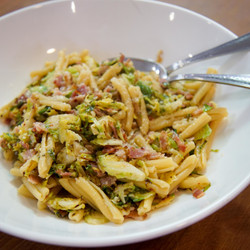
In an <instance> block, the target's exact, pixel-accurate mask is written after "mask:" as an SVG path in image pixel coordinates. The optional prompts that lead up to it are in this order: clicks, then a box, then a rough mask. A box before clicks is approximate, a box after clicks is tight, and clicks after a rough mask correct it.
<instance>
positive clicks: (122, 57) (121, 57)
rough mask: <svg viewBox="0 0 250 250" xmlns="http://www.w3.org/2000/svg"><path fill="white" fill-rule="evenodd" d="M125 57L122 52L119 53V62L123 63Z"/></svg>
mask: <svg viewBox="0 0 250 250" xmlns="http://www.w3.org/2000/svg"><path fill="white" fill-rule="evenodd" d="M124 59H125V56H124V55H123V54H121V55H120V58H119V62H121V63H123V62H124Z"/></svg>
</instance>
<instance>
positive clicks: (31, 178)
mask: <svg viewBox="0 0 250 250" xmlns="http://www.w3.org/2000/svg"><path fill="white" fill-rule="evenodd" d="M28 181H29V182H30V183H32V184H34V185H36V184H39V183H41V182H42V179H41V178H40V177H39V176H36V175H33V174H30V175H29V177H28Z"/></svg>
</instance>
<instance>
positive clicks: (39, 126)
mask: <svg viewBox="0 0 250 250" xmlns="http://www.w3.org/2000/svg"><path fill="white" fill-rule="evenodd" d="M32 131H33V132H35V133H38V134H42V133H43V132H47V129H46V127H45V124H44V123H42V122H34V123H33V129H32Z"/></svg>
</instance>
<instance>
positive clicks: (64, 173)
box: [56, 169, 72, 177]
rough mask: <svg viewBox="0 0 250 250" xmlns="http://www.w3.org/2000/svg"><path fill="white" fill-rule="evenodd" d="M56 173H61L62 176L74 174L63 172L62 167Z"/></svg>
mask: <svg viewBox="0 0 250 250" xmlns="http://www.w3.org/2000/svg"><path fill="white" fill-rule="evenodd" d="M56 173H57V174H58V175H60V176H63V177H70V176H72V173H71V172H63V171H62V170H61V169H58V170H56Z"/></svg>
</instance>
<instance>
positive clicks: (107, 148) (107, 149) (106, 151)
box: [102, 146, 116, 154]
mask: <svg viewBox="0 0 250 250" xmlns="http://www.w3.org/2000/svg"><path fill="white" fill-rule="evenodd" d="M115 151H116V148H115V147H112V146H104V149H103V150H102V152H103V153H104V154H112V153H114V152H115Z"/></svg>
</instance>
